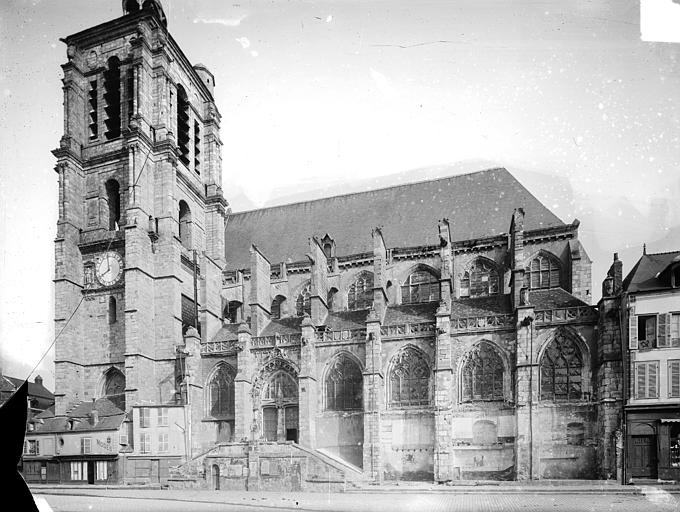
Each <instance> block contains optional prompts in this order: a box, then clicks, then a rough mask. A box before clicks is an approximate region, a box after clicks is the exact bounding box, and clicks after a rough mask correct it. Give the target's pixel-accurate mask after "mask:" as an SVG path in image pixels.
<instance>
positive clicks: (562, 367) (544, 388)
mask: <svg viewBox="0 0 680 512" xmlns="http://www.w3.org/2000/svg"><path fill="white" fill-rule="evenodd" d="M582 379H583V359H582V356H581V353H580V350H579V348H578V346H577V345H576V342H575V341H574V340H573V338H572V337H571V336H567V335H566V334H565V333H564V332H563V331H560V332H558V333H557V335H556V336H555V338H554V339H553V340H552V341H551V342H550V345H549V346H548V348H546V350H545V352H544V353H543V357H542V358H541V400H570V399H571V400H578V399H580V398H581V395H582V391H583V389H582V385H583V383H582Z"/></svg>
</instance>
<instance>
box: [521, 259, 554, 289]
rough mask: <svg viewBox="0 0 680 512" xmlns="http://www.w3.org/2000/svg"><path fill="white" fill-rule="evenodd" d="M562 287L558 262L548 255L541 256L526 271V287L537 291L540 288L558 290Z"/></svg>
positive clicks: (531, 262) (532, 261)
mask: <svg viewBox="0 0 680 512" xmlns="http://www.w3.org/2000/svg"><path fill="white" fill-rule="evenodd" d="M559 285H560V267H559V264H558V263H557V261H555V260H554V259H553V258H551V257H549V256H548V255H546V254H539V255H538V256H536V257H535V258H534V259H533V260H531V261H530V262H529V265H527V266H526V267H525V269H524V286H525V287H527V288H531V289H532V290H536V289H539V288H557V287H558V286H559Z"/></svg>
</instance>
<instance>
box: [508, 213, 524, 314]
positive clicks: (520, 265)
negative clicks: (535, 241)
mask: <svg viewBox="0 0 680 512" xmlns="http://www.w3.org/2000/svg"><path fill="white" fill-rule="evenodd" d="M509 250H510V265H511V269H510V270H511V272H512V277H511V278H510V288H511V298H512V307H513V308H516V307H518V306H519V305H521V303H522V302H521V300H520V294H521V290H522V288H523V287H524V210H523V209H522V208H516V209H515V211H514V212H513V214H512V221H511V222H510V247H509Z"/></svg>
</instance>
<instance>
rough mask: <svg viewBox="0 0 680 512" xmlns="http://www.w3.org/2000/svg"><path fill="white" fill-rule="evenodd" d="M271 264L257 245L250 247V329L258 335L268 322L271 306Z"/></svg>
mask: <svg viewBox="0 0 680 512" xmlns="http://www.w3.org/2000/svg"><path fill="white" fill-rule="evenodd" d="M270 280H271V265H270V264H269V260H267V258H265V257H264V256H263V255H262V253H261V252H260V251H259V250H258V248H257V247H255V246H254V245H252V246H251V247H250V322H251V324H250V329H251V331H252V333H253V336H259V335H260V333H261V332H262V330H263V329H264V327H265V325H267V323H268V322H269V318H270V315H271V307H272V297H271V295H272V293H271V281H270Z"/></svg>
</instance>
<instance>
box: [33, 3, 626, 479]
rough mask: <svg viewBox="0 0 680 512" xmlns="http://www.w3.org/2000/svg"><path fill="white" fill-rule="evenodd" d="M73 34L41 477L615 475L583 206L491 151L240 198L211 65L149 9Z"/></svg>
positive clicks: (613, 388) (36, 458)
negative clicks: (280, 202) (196, 60)
mask: <svg viewBox="0 0 680 512" xmlns="http://www.w3.org/2000/svg"><path fill="white" fill-rule="evenodd" d="M64 41H65V43H66V45H67V57H68V60H67V62H66V63H65V64H64V65H63V66H62V68H63V73H64V79H63V91H64V134H63V137H62V138H61V140H60V142H59V147H58V148H57V149H55V150H54V152H53V153H54V155H55V157H56V159H57V164H56V168H55V170H56V172H57V175H58V179H59V219H58V225H57V237H56V240H55V280H54V282H55V332H61V335H60V337H59V338H58V340H57V342H56V354H55V368H56V392H55V400H56V404H55V409H54V410H53V411H51V412H46V413H43V414H41V415H38V417H36V419H35V424H34V426H33V428H32V430H31V431H30V432H29V434H31V435H30V436H27V437H31V436H33V438H35V439H38V438H40V439H42V440H43V441H42V442H41V444H40V446H41V447H43V448H41V449H39V450H38V452H37V453H33V454H31V455H30V456H29V457H26V458H25V464H26V463H29V464H30V463H33V464H34V465H36V467H38V465H40V467H43V468H46V469H45V471H44V474H45V477H44V479H43V480H44V481H60V482H69V483H74V482H80V483H88V482H89V483H122V482H126V483H148V482H151V483H155V482H158V483H163V484H165V483H169V485H171V486H175V487H205V488H212V489H261V490H266V489H291V490H300V489H302V490H314V489H316V488H321V489H328V488H330V487H331V486H333V487H334V488H336V487H338V486H341V485H347V482H350V481H357V482H361V481H363V482H377V483H381V482H385V481H390V480H423V481H433V482H440V483H441V482H448V481H455V480H515V479H517V480H526V479H556V478H570V479H573V478H579V479H583V478H585V479H590V478H613V477H615V476H616V464H617V459H616V447H615V439H616V431H617V429H619V428H620V409H621V397H620V378H619V373H620V361H617V360H616V356H615V354H614V355H612V354H609V355H608V356H607V357H605V355H604V354H603V352H602V349H601V347H600V346H599V344H598V323H600V322H601V319H600V317H599V314H598V309H597V308H596V307H594V306H593V305H591V298H592V290H591V281H592V278H591V261H590V259H589V257H588V254H587V252H586V250H585V248H584V247H583V245H582V244H581V242H580V241H579V222H578V220H573V222H571V223H565V222H563V221H562V220H560V219H559V218H558V217H557V216H556V215H554V214H553V213H552V212H551V211H550V210H549V209H548V208H546V207H545V206H544V205H543V204H541V202H540V201H539V200H538V199H537V198H536V197H534V196H533V195H532V194H531V193H530V192H529V191H528V190H527V189H526V188H525V187H524V186H523V185H522V184H521V183H519V182H518V181H517V180H516V179H515V178H514V177H513V176H512V174H510V173H509V172H508V171H507V170H505V169H503V168H495V169H486V170H480V171H479V172H475V173H471V174H465V175H458V176H452V177H448V178H442V179H435V180H430V181H424V182H419V183H411V184H404V185H399V186H394V187H388V188H383V189H379V190H371V191H367V192H361V193H353V194H346V195H338V196H334V197H328V198H324V199H318V200H312V201H303V202H298V203H294V204H288V205H284V206H276V207H271V208H261V209H257V210H252V211H246V212H232V211H231V210H230V208H229V204H228V201H227V198H225V195H226V196H228V191H227V192H226V194H225V192H224V191H223V190H222V165H221V152H222V151H223V148H222V145H223V143H222V141H221V139H220V113H219V110H218V108H217V105H216V104H215V100H214V95H213V91H214V87H215V86H216V84H215V80H214V76H213V75H212V73H211V72H210V70H209V69H208V68H207V67H206V66H204V65H202V64H195V65H192V64H191V63H190V62H189V61H188V59H187V58H186V56H185V55H184V53H183V52H182V49H181V48H180V46H179V45H178V43H177V42H176V41H175V40H174V39H173V37H172V36H171V35H170V32H169V31H168V27H167V19H166V17H165V14H164V11H163V8H162V6H161V4H160V2H159V1H157V0H145V1H144V2H142V1H137V0H125V1H123V15H122V16H121V17H119V18H117V19H114V20H111V21H108V22H106V23H103V24H101V25H99V26H96V27H92V28H89V29H86V30H84V31H82V32H79V33H77V34H74V35H71V36H69V37H67V38H66V39H65V40H64ZM224 150H225V151H228V147H226V148H224ZM617 365H618V366H617ZM34 473H35V474H40V472H39V471H37V470H34Z"/></svg>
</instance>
